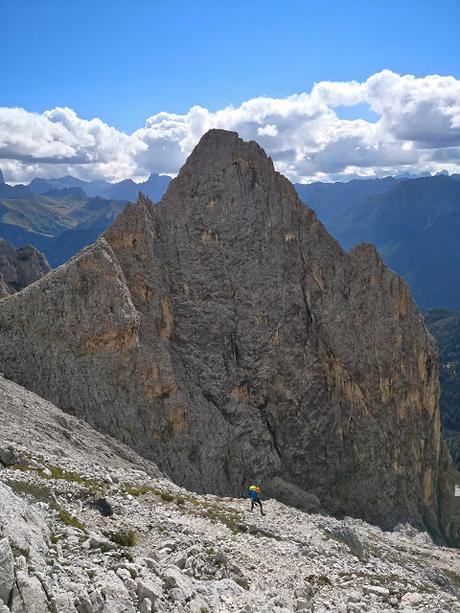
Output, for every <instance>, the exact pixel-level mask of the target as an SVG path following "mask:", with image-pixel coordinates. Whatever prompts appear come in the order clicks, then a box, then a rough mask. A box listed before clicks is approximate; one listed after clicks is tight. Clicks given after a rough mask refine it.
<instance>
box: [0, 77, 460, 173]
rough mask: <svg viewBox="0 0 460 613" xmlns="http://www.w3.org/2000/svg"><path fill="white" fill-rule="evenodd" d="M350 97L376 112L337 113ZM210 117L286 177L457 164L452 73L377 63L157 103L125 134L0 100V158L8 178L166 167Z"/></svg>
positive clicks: (458, 128)
mask: <svg viewBox="0 0 460 613" xmlns="http://www.w3.org/2000/svg"><path fill="white" fill-rule="evenodd" d="M356 105H362V106H363V108H365V107H366V105H367V107H368V108H370V109H371V110H372V111H373V112H374V113H376V115H377V117H378V119H377V120H376V121H375V122H372V121H368V120H366V119H365V118H363V119H353V120H350V119H341V118H340V117H339V116H338V114H337V113H336V112H335V109H336V108H337V109H339V107H341V108H343V107H344V106H350V107H352V106H356ZM212 127H218V128H224V129H229V130H235V131H237V132H239V134H240V135H241V136H242V137H243V138H245V139H254V140H257V141H258V142H259V143H260V144H261V145H262V146H263V147H264V148H265V149H266V151H267V153H268V154H270V155H271V156H272V158H273V160H274V163H275V165H276V167H277V168H278V170H280V171H281V172H283V173H285V174H286V175H288V176H289V178H291V179H292V180H295V181H313V180H325V179H326V180H327V179H330V180H337V179H342V180H346V179H348V178H352V177H354V176H359V175H361V176H382V175H386V174H398V173H400V172H413V173H417V172H425V171H428V172H436V171H439V170H442V169H447V170H449V171H455V170H457V171H458V167H459V166H458V164H459V159H460V81H459V80H457V79H455V78H454V77H451V76H446V77H442V76H438V75H431V76H426V77H421V78H416V77H414V76H412V75H403V76H401V75H398V74H395V73H394V72H391V71H389V70H384V71H382V72H379V73H377V74H374V75H372V76H371V77H369V79H367V80H366V81H363V82H361V83H359V82H357V81H350V82H329V81H323V82H321V83H317V84H315V85H314V87H313V88H312V90H311V91H310V92H308V93H300V94H295V95H292V96H289V97H287V98H267V97H260V98H253V99H251V100H248V101H246V102H244V103H243V104H241V105H240V106H239V107H227V108H223V109H220V110H218V111H216V112H210V111H208V110H207V109H206V108H203V107H201V106H194V107H192V108H191V109H190V110H189V111H188V113H185V114H183V115H178V114H173V113H168V112H161V113H157V114H155V115H152V116H151V117H149V118H148V119H147V120H146V122H145V126H144V127H143V128H141V129H139V130H136V131H135V132H133V133H132V134H125V133H123V132H120V131H118V130H116V129H115V128H113V127H110V126H108V125H107V124H106V123H104V122H103V121H102V120H100V119H92V120H90V121H88V120H84V119H81V118H79V117H78V116H77V115H76V113H75V112H74V111H73V110H72V109H69V108H56V109H52V110H49V111H46V112H44V113H43V114H41V115H39V114H36V113H29V112H27V111H25V110H24V109H16V108H0V167H1V168H3V170H4V174H5V176H6V179H7V180H10V181H28V180H29V179H30V178H32V177H33V176H37V175H38V176H57V175H62V174H67V173H70V174H74V175H76V176H78V177H81V178H87V179H89V178H102V177H104V178H108V179H109V180H119V179H123V178H126V177H133V178H137V179H140V178H145V177H146V176H147V175H148V174H149V173H150V172H159V173H168V174H175V173H176V172H177V171H178V170H179V168H180V166H181V165H182V163H183V162H184V160H185V158H186V156H187V155H188V154H189V153H190V152H191V150H192V149H193V147H194V146H195V144H196V143H197V141H198V140H199V138H200V137H201V136H202V135H203V134H204V133H205V132H206V131H207V130H208V129H210V128H212Z"/></svg>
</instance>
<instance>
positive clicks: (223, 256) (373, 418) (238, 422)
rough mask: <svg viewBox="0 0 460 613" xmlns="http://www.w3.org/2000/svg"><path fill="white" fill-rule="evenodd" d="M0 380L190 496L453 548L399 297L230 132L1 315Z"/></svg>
mask: <svg viewBox="0 0 460 613" xmlns="http://www.w3.org/2000/svg"><path fill="white" fill-rule="evenodd" d="M0 367H1V369H2V370H3V371H4V372H5V374H6V375H7V376H9V377H11V378H13V379H14V380H16V381H18V382H19V383H21V384H22V385H24V386H26V387H28V388H30V389H32V390H33V391H35V392H37V393H39V394H40V395H42V396H44V397H46V398H48V399H50V400H51V401H53V402H54V403H56V404H57V405H58V406H60V407H61V408H63V409H65V410H67V411H71V412H73V413H76V414H78V415H79V416H83V417H84V418H85V419H87V420H88V421H89V422H90V423H92V424H93V425H95V426H96V427H97V428H100V429H102V430H105V431H107V432H109V433H111V434H113V435H115V436H117V437H118V438H120V439H121V440H123V441H124V442H127V443H129V444H130V445H131V446H133V447H134V448H135V449H136V450H137V451H139V452H140V453H141V454H144V455H145V456H147V457H150V458H153V459H155V461H156V462H157V463H158V464H159V465H160V467H161V468H162V469H163V470H165V471H166V472H167V473H169V475H170V476H171V477H172V478H173V479H174V480H176V481H177V482H179V483H181V484H185V485H187V486H188V487H190V488H193V489H196V490H199V491H212V492H217V493H232V494H240V493H242V492H243V491H244V488H245V487H246V486H247V484H248V482H249V481H253V480H257V481H260V482H262V484H264V483H268V484H269V483H270V480H271V479H272V478H274V477H275V476H276V477H278V478H281V479H282V480H284V481H285V482H288V483H293V484H295V485H296V486H299V487H301V488H302V489H305V490H308V491H311V492H314V493H316V494H317V495H318V496H319V497H320V499H321V501H322V503H323V505H324V506H325V507H326V508H327V509H329V510H331V511H333V512H335V513H346V514H349V515H358V516H361V517H363V518H365V519H367V520H369V521H371V522H375V523H379V524H380V525H383V526H385V527H391V526H393V525H395V524H396V523H398V522H400V521H410V522H412V523H414V524H417V525H419V526H422V525H424V526H426V527H428V528H429V529H430V530H431V531H432V532H433V533H435V534H438V535H441V534H445V535H447V536H449V530H450V525H449V504H450V499H451V496H452V491H451V490H452V488H451V484H450V482H449V479H448V472H447V469H448V461H449V458H448V455H447V454H446V452H445V448H444V444H443V442H442V439H441V436H440V425H439V409H438V400H437V398H438V372H437V361H436V353H435V348H434V344H433V341H432V339H431V337H430V336H429V334H428V333H427V331H426V329H425V327H424V324H423V321H422V319H421V317H420V315H419V314H418V312H417V310H416V308H415V306H414V303H413V301H412V298H411V296H410V293H409V291H408V289H407V287H406V285H405V284H404V282H403V281H402V280H401V279H400V278H398V277H397V276H395V275H394V274H393V273H392V272H391V271H389V270H388V269H387V268H385V266H384V265H383V263H382V261H381V260H380V258H379V256H378V254H377V253H376V251H375V250H374V248H373V247H371V246H369V245H361V246H358V247H357V248H356V249H354V250H353V251H352V252H351V253H350V254H349V255H348V254H345V253H344V252H343V251H342V250H341V248H340V247H339V245H338V244H337V243H336V242H335V241H334V240H333V239H332V238H331V237H330V236H329V235H328V234H327V232H326V231H325V229H324V227H323V226H322V225H321V224H320V223H319V222H318V220H317V219H316V217H315V215H314V213H313V212H311V211H309V210H308V209H306V208H305V207H304V205H303V204H301V203H300V201H299V200H298V197H297V195H296V193H295V191H294V189H293V187H292V186H291V184H290V183H289V181H287V180H286V179H285V178H284V177H282V176H281V175H279V174H278V173H276V172H275V171H274V169H273V165H272V162H271V160H270V158H267V156H266V155H265V153H264V152H263V150H262V149H261V148H260V147H259V146H258V145H257V144H256V143H254V142H250V143H245V142H243V141H242V140H240V139H239V138H238V136H237V134H235V133H231V132H224V131H221V130H212V131H210V132H208V133H207V134H206V135H205V136H204V137H203V138H202V139H201V141H200V143H199V144H198V145H197V147H196V148H195V150H194V151H193V153H192V155H191V156H190V158H189V159H188V160H187V162H186V164H185V166H184V167H183V168H182V170H181V172H180V174H179V176H178V177H177V178H176V179H175V180H173V181H172V182H171V184H170V187H169V189H168V192H167V193H166V195H165V196H164V198H163V199H162V201H161V203H160V204H159V205H156V206H153V205H152V204H151V203H150V201H148V200H146V199H145V198H140V200H139V201H138V203H137V204H135V205H128V206H127V208H126V210H125V212H124V213H123V214H122V215H120V216H119V217H118V219H117V220H116V221H115V223H114V224H113V225H112V227H111V228H110V229H109V230H108V231H107V232H106V233H105V234H104V237H103V238H101V239H99V240H98V241H97V243H96V244H95V245H94V246H93V247H90V248H88V249H86V250H85V251H83V252H82V253H81V254H79V256H77V257H76V258H74V259H72V260H70V262H68V263H67V264H66V265H64V266H62V267H61V268H59V269H57V270H56V271H53V272H52V273H51V274H49V275H48V276H47V277H45V278H44V279H42V280H41V281H40V282H39V283H38V284H35V285H34V286H32V287H30V288H28V289H26V290H25V291H24V292H21V294H19V295H17V296H14V297H11V298H8V299H6V300H3V301H2V303H1V304H0ZM275 481H277V482H278V483H279V482H280V481H279V479H278V480H275Z"/></svg>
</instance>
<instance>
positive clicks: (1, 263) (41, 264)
mask: <svg viewBox="0 0 460 613" xmlns="http://www.w3.org/2000/svg"><path fill="white" fill-rule="evenodd" d="M0 179H1V177H0ZM0 183H1V181H0ZM50 270H51V268H50V267H49V264H48V262H47V261H46V258H45V256H44V255H43V254H42V253H40V251H38V250H37V249H35V247H32V246H31V245H25V246H24V247H20V248H19V249H15V248H14V247H13V245H10V243H8V242H7V241H5V240H3V239H1V238H0V297H3V296H7V295H8V294H14V292H17V291H20V290H21V289H23V288H24V287H26V286H27V285H29V284H30V283H33V282H34V281H37V279H40V278H41V277H43V276H44V275H46V274H47V273H48V272H49V271H50Z"/></svg>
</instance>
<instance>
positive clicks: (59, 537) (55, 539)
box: [51, 534, 64, 545]
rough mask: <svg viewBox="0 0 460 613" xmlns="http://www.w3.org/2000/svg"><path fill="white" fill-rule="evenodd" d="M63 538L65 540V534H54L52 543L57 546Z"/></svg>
mask: <svg viewBox="0 0 460 613" xmlns="http://www.w3.org/2000/svg"><path fill="white" fill-rule="evenodd" d="M63 538H64V535H63V534H52V535H51V542H52V543H53V545H57V544H58V543H59V541H61V540H62V539H63Z"/></svg>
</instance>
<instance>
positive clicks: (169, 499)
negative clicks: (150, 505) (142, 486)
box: [159, 492, 174, 502]
mask: <svg viewBox="0 0 460 613" xmlns="http://www.w3.org/2000/svg"><path fill="white" fill-rule="evenodd" d="M159 494H160V498H161V499H162V500H164V501H165V502H172V501H173V500H174V496H173V495H172V494H170V493H169V492H160V493H159Z"/></svg>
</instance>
